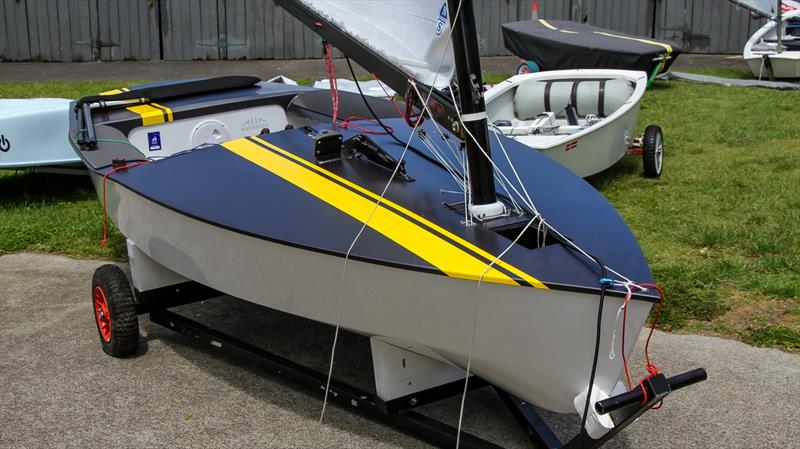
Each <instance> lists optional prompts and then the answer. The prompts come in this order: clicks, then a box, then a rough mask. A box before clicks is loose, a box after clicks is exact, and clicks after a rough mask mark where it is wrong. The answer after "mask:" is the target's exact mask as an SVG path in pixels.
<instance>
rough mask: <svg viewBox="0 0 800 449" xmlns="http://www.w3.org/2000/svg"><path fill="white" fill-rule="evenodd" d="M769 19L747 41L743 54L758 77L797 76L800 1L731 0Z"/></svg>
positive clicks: (799, 62) (798, 68)
mask: <svg viewBox="0 0 800 449" xmlns="http://www.w3.org/2000/svg"><path fill="white" fill-rule="evenodd" d="M731 1H733V2H734V3H736V4H738V5H741V6H744V7H746V8H748V9H749V10H750V11H752V13H753V14H754V15H757V16H761V17H764V18H767V19H768V20H769V21H768V22H767V23H766V24H765V25H764V26H762V27H761V28H759V29H758V31H756V32H755V33H754V34H753V35H752V36H751V37H750V39H748V40H747V43H746V44H745V46H744V52H743V57H744V60H745V61H747V65H748V66H750V70H751V71H752V72H753V75H755V76H757V77H758V79H761V78H769V79H777V78H800V3H798V2H795V1H791V0H783V1H780V0H775V1H773V0H731Z"/></svg>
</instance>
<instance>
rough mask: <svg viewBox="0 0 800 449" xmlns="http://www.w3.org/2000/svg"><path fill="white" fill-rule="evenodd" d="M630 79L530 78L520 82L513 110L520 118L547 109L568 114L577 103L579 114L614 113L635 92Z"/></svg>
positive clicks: (532, 117) (602, 114) (534, 116)
mask: <svg viewBox="0 0 800 449" xmlns="http://www.w3.org/2000/svg"><path fill="white" fill-rule="evenodd" d="M633 91H634V87H633V85H632V83H631V82H629V81H627V80H624V79H621V78H614V79H607V80H597V79H594V80H592V79H588V80H583V79H581V80H575V79H564V80H550V81H540V80H536V79H531V80H527V81H523V82H521V83H520V84H519V85H518V86H517V90H516V92H515V94H514V114H515V115H516V118H517V119H518V120H523V121H527V120H534V119H535V118H536V117H537V116H538V115H540V114H542V113H544V112H555V113H556V115H557V116H558V117H560V118H562V117H565V116H566V114H565V109H566V107H567V105H568V104H572V105H574V106H575V108H576V110H577V112H578V115H579V116H580V117H586V116H587V115H588V114H594V115H596V116H598V117H601V118H602V117H606V116H608V115H611V114H612V113H614V111H616V110H617V109H619V108H620V107H622V105H623V104H625V102H626V101H628V99H629V98H630V97H631V95H633Z"/></svg>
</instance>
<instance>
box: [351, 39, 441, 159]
mask: <svg viewBox="0 0 800 449" xmlns="http://www.w3.org/2000/svg"><path fill="white" fill-rule="evenodd" d="M344 59H345V61H347V67H348V68H349V69H350V75H351V76H352V77H353V81H354V82H355V84H356V89H358V93H359V94H360V95H361V99H362V100H363V101H364V105H365V106H366V107H367V110H369V113H370V114H371V115H372V117H373V118H374V119H375V121H376V122H378V125H380V126H381V127H382V128H383V129H384V130H386V133H387V134H388V135H389V137H391V138H392V139H393V140H394V141H395V142H396V143H398V144H399V145H402V146H405V143H404V142H403V141H402V140H400V139H398V138H397V136H396V135H395V134H394V129H392V127H390V126H388V125H386V124H384V123H383V121H382V120H381V119H380V117H378V114H376V113H375V111H374V110H373V109H372V105H370V104H369V101H367V96H366V95H364V92H363V91H362V90H361V84H360V83H359V82H358V79H357V78H356V73H355V71H354V70H353V65H352V64H351V63H350V58H349V57H348V56H347V55H345V57H344ZM434 79H435V78H434ZM412 135H413V134H412ZM408 149H410V150H411V151H413V152H414V153H416V154H417V155H418V156H420V157H422V158H423V159H425V160H427V161H429V162H431V163H432V164H434V165H436V166H439V167H441V163H440V162H439V161H437V160H436V159H434V158H432V157H430V156H428V155H427V154H426V153H425V152H424V151H421V150H419V149H418V148H416V147H415V146H414V145H410V146H409V147H408Z"/></svg>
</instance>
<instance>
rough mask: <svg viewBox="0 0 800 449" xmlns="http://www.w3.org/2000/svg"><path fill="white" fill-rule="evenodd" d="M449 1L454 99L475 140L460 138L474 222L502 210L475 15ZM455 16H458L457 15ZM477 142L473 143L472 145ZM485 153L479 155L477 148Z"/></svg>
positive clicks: (467, 0) (465, 3) (465, 1)
mask: <svg viewBox="0 0 800 449" xmlns="http://www.w3.org/2000/svg"><path fill="white" fill-rule="evenodd" d="M460 3H461V11H460V12H458V7H459V6H458V5H459V1H458V0H450V1H448V2H447V4H448V14H449V16H450V26H451V27H452V28H453V36H452V39H453V55H454V57H455V65H456V78H457V79H458V96H459V97H460V102H461V113H462V120H463V122H464V125H465V127H466V131H468V132H469V134H472V136H474V137H475V139H474V140H473V139H472V138H470V137H469V134H467V133H466V132H465V131H464V130H460V131H461V132H460V133H459V134H461V136H460V137H461V138H462V140H463V141H464V142H466V151H467V163H468V165H469V182H470V190H471V192H472V208H471V209H472V210H470V212H472V214H473V216H475V217H476V218H486V217H491V216H496V215H500V214H501V213H503V211H504V207H503V205H502V204H501V203H498V201H497V195H496V192H495V186H494V171H493V169H492V164H491V161H490V160H489V158H488V157H486V156H489V157H491V149H490V148H489V139H488V128H487V119H488V117H487V115H486V104H485V102H484V99H483V80H482V78H481V60H480V57H479V56H478V36H477V32H476V30H475V15H474V11H473V8H472V0H461V2H460ZM457 12H458V14H457ZM476 141H477V142H476ZM479 146H480V148H483V150H484V151H485V152H486V156H484V155H483V154H481V150H480V148H479Z"/></svg>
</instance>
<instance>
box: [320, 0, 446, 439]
mask: <svg viewBox="0 0 800 449" xmlns="http://www.w3.org/2000/svg"><path fill="white" fill-rule="evenodd" d="M460 11H461V0H459V2H458V8H457V9H456V17H458V14H459V12H460ZM453 22H455V19H454V20H453ZM452 33H453V27H450V31H449V33H448V36H447V37H448V42H450V44H449V45H452V41H451V39H450V38H451V36H452ZM447 49H448V46H445V48H444V49H443V50H442V55H441V58H440V59H439V65H438V67H437V68H436V71H435V73H436V74H435V75H434V78H433V82H432V83H431V85H432V86H433V85H436V78H437V77H438V76H439V69H441V66H442V63H443V62H444V57H445V55H446V54H447ZM432 94H433V88H431V90H430V91H429V92H428V97H427V98H426V99H425V101H424V102H423V104H428V101H429V100H430V98H431V95H432ZM420 99H422V96H421V95H420ZM420 122H421V120H418V121H417V122H416V123H415V124H414V127H413V128H412V129H411V133H409V135H408V141H407V142H406V145H405V147H404V148H403V152H402V153H401V154H400V158H399V159H398V161H397V166H395V168H394V170H393V171H392V175H391V176H390V177H389V181H387V182H386V186H384V188H383V191H382V192H381V194H380V197H379V198H378V200H377V201H376V202H375V206H374V207H373V208H372V211H371V212H370V214H369V216H368V217H367V219H366V220H365V221H364V223H363V224H362V226H361V229H359V231H358V234H356V236H355V238H354V239H353V241H352V242H351V243H350V247H349V248H348V249H347V254H345V258H344V264H343V265H342V275H341V283H340V284H341V285H340V290H339V301H338V304H337V311H336V328H335V331H334V334H333V344H332V346H331V357H330V363H329V365H328V379H327V381H326V382H325V396H324V398H323V400H322V411H321V412H320V416H319V425H321V424H322V421H323V419H324V418H325V410H326V408H327V405H328V393H329V392H330V388H331V378H332V376H333V363H334V358H335V355H336V344H337V342H338V340H339V329H340V327H341V317H342V303H343V302H344V281H345V275H346V273H347V262H348V261H349V260H350V253H351V252H352V251H353V248H354V247H355V245H356V242H357V241H358V239H359V238H360V237H361V235H362V234H363V233H364V230H365V229H366V228H367V225H368V224H369V222H370V220H372V217H373V216H374V215H375V212H376V211H377V210H378V207H380V204H381V202H382V201H383V198H384V196H385V195H386V192H387V191H388V190H389V186H390V185H391V184H392V181H393V180H394V178H395V176H396V175H397V172H398V171H399V170H400V167H401V166H402V163H403V160H404V158H405V156H406V152H407V151H408V147H409V146H411V141H412V140H413V139H414V133H415V132H416V130H417V127H418V126H419V124H420ZM319 434H320V432H317V435H319Z"/></svg>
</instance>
